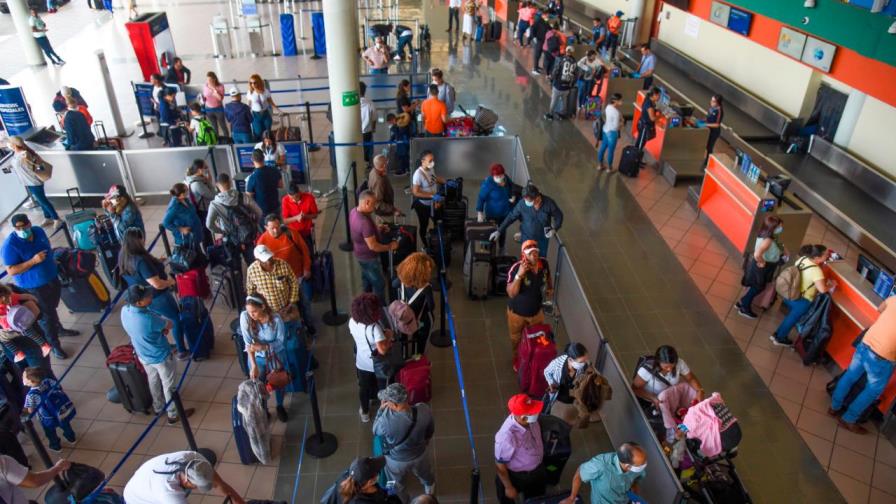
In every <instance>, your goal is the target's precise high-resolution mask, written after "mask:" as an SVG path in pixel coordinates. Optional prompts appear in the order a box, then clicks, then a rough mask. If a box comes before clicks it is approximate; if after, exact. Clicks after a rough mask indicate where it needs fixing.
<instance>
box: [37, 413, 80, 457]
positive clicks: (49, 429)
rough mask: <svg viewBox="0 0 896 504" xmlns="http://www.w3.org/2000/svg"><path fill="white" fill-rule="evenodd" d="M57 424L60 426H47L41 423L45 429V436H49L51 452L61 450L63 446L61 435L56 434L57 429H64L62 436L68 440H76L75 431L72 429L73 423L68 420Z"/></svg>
mask: <svg viewBox="0 0 896 504" xmlns="http://www.w3.org/2000/svg"><path fill="white" fill-rule="evenodd" d="M55 423H57V424H58V425H52V426H46V425H44V424H43V422H41V427H43V428H44V435H46V436H47V443H48V444H49V445H50V449H51V450H59V448H60V447H61V446H62V441H61V440H60V439H59V434H57V433H56V428H57V427H58V428H60V429H62V434H63V435H65V438H66V439H75V431H74V430H73V429H72V424H71V422H69V421H68V420H59V421H58V422H55Z"/></svg>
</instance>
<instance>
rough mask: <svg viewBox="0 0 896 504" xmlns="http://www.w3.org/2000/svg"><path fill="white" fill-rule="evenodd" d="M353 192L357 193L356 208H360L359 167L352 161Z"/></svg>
mask: <svg viewBox="0 0 896 504" xmlns="http://www.w3.org/2000/svg"><path fill="white" fill-rule="evenodd" d="M352 192H353V193H355V206H358V165H357V163H356V162H354V161H352Z"/></svg>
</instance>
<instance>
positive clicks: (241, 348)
mask: <svg viewBox="0 0 896 504" xmlns="http://www.w3.org/2000/svg"><path fill="white" fill-rule="evenodd" d="M230 338H231V339H233V346H234V348H236V361H237V362H238V363H239V364H240V369H241V370H243V374H244V375H246V378H248V377H249V360H248V358H249V357H248V356H249V354H247V353H246V343H245V342H244V341H243V333H242V332H241V331H240V318H239V317H237V318H235V319H233V320H231V321H230Z"/></svg>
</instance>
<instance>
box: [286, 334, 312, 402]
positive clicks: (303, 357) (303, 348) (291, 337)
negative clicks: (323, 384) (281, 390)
mask: <svg viewBox="0 0 896 504" xmlns="http://www.w3.org/2000/svg"><path fill="white" fill-rule="evenodd" d="M285 347H286V349H285V353H286V362H284V363H283V365H284V367H286V370H287V371H289V378H290V380H289V383H287V384H286V391H287V392H305V390H306V388H307V387H306V385H307V382H306V381H305V373H306V372H307V371H308V346H307V345H306V344H305V338H304V335H303V333H302V332H301V331H300V332H299V334H287V335H286V342H285Z"/></svg>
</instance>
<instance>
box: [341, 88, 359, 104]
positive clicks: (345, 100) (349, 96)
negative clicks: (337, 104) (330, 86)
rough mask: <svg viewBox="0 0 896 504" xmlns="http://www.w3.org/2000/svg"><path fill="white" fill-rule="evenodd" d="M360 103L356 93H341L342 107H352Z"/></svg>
mask: <svg viewBox="0 0 896 504" xmlns="http://www.w3.org/2000/svg"><path fill="white" fill-rule="evenodd" d="M360 102H361V98H360V97H359V96H358V92H357V91H343V92H342V106H343V107H353V106H355V105H357V104H358V103H360Z"/></svg>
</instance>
